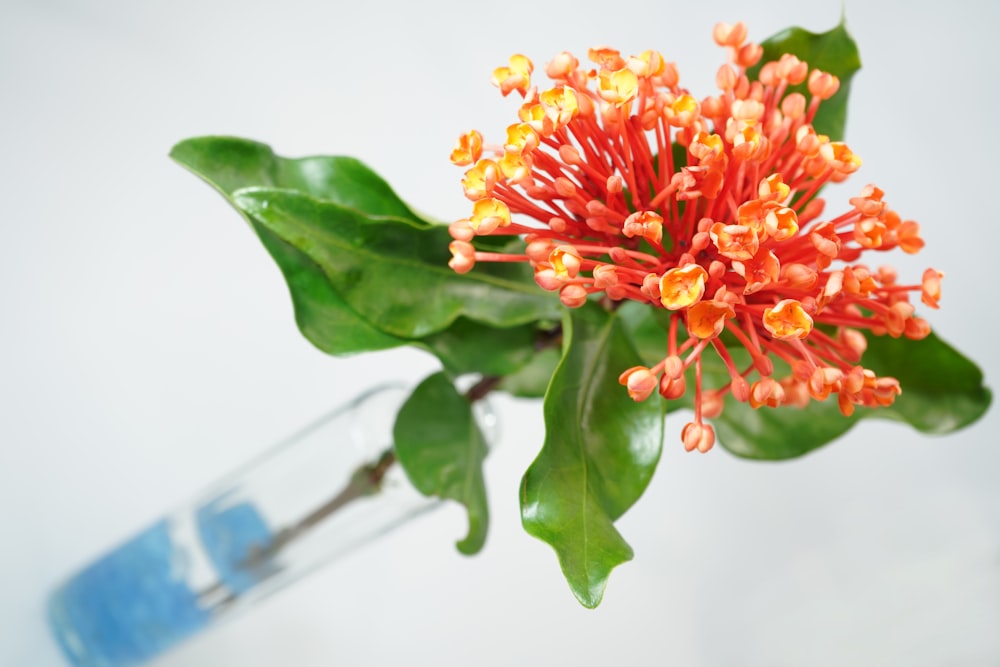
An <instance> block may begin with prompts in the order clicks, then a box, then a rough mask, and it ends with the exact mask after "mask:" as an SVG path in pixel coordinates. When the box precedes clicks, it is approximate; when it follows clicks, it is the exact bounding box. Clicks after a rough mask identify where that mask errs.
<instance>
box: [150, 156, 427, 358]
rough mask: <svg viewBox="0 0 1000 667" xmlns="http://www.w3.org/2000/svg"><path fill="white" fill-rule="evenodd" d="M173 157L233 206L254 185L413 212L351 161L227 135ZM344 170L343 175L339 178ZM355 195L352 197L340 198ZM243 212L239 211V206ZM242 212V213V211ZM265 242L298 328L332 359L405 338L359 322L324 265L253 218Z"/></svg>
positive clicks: (392, 344)
mask: <svg viewBox="0 0 1000 667" xmlns="http://www.w3.org/2000/svg"><path fill="white" fill-rule="evenodd" d="M170 156H171V157H172V158H173V159H174V160H176V161H177V162H178V163H180V164H181V165H182V166H184V167H185V168H187V169H189V170H190V171H192V172H193V173H194V174H196V175H197V176H199V177H201V178H202V179H203V180H205V181H206V182H207V183H208V184H209V185H211V186H212V187H214V188H215V189H216V190H218V191H219V193H220V194H222V196H223V197H225V198H226V199H227V200H228V201H229V202H230V203H233V200H232V195H233V192H235V191H236V190H238V189H240V188H243V187H247V186H250V185H277V186H281V187H293V186H294V187H302V188H305V189H307V190H308V191H310V192H314V193H317V194H318V195H319V196H323V197H325V198H327V199H330V200H332V201H349V202H354V203H357V204H365V205H367V206H368V207H369V208H371V209H373V211H375V212H379V213H382V214H388V213H397V214H407V215H409V213H408V211H409V209H407V208H406V206H405V205H404V204H403V203H402V202H400V201H399V199H398V198H396V196H395V194H393V193H392V191H391V190H389V189H388V186H387V185H385V183H384V181H382V180H381V179H380V178H378V177H377V176H375V175H374V174H373V173H372V172H371V171H370V170H368V169H367V168H366V167H364V165H361V163H359V162H357V161H356V160H351V159H349V158H305V159H303V160H287V159H284V158H280V157H277V156H275V154H274V152H273V151H272V150H271V149H270V148H268V147H267V146H265V145H264V144H259V143H257V142H253V141H246V140H243V139H231V138H225V137H203V138H199V139H189V140H187V141H183V142H181V143H179V144H177V145H176V146H175V147H174V148H173V150H172V151H171V153H170ZM340 168H343V170H344V172H345V176H344V178H343V179H340V180H338V178H337V177H336V176H335V173H336V172H337V170H338V169H340ZM341 191H345V192H346V191H350V194H341ZM237 210H239V209H237ZM241 213H242V211H241ZM244 217H246V218H247V220H248V221H249V222H250V224H251V226H252V227H253V229H254V231H255V232H256V233H257V236H258V237H259V238H260V240H261V243H262V244H263V245H264V247H265V248H266V249H267V251H268V252H269V253H270V255H271V257H272V258H273V259H274V261H275V263H277V265H278V268H279V269H280V270H281V272H282V274H283V275H284V277H285V281H286V282H287V283H288V288H289V292H290V293H291V298H292V303H293V305H294V307H295V320H296V323H297V324H298V326H299V330H300V331H301V332H302V334H303V335H304V336H305V337H306V339H308V340H309V341H310V342H311V343H312V344H313V345H315V346H316V347H318V348H319V349H320V350H322V351H324V352H327V353H329V354H348V353H352V352H363V351H370V350H383V349H387V348H391V347H396V346H398V345H404V344H406V343H407V342H408V341H406V340H403V339H401V338H399V337H397V336H392V335H390V334H388V333H385V332H384V331H381V330H379V329H378V328H376V327H375V326H373V325H372V324H370V323H369V322H368V321H366V320H365V319H363V318H361V317H360V316H359V315H358V314H357V313H356V312H355V311H354V310H353V309H352V308H350V307H349V306H348V305H347V303H346V302H345V301H344V300H343V299H342V298H341V297H340V295H339V294H338V293H337V292H336V290H334V289H333V287H332V286H331V285H330V283H329V281H328V280H327V278H326V276H325V274H324V273H323V271H322V270H321V269H320V268H319V266H318V265H317V264H316V263H315V262H314V261H313V260H312V259H310V258H309V256H308V255H307V254H305V253H303V252H302V251H300V250H298V249H297V248H295V247H294V246H293V245H291V244H289V243H287V242H286V241H284V240H282V239H281V238H280V237H279V236H278V235H276V234H275V233H274V232H272V231H270V230H268V229H267V228H266V227H264V226H262V225H261V224H259V223H258V222H256V221H255V220H253V219H252V218H250V217H249V216H244Z"/></svg>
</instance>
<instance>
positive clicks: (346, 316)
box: [251, 220, 411, 354]
mask: <svg viewBox="0 0 1000 667" xmlns="http://www.w3.org/2000/svg"><path fill="white" fill-rule="evenodd" d="M251 225H253V228H254V231H256V232H257V236H258V237H259V238H260V241H261V243H262V244H263V245H264V247H265V248H266V249H267V251H268V252H269V253H270V254H271V257H272V258H274V261H275V262H276V263H277V265H278V268H279V269H281V273H282V274H283V275H284V276H285V281H286V282H287V283H288V291H289V293H290V295H291V297H292V304H293V306H294V308H295V322H296V324H298V327H299V331H301V332H302V335H303V336H305V337H306V339H307V340H308V341H309V342H310V343H312V344H313V345H315V346H316V347H317V348H319V349H320V350H322V351H323V352H326V353H327V354H350V353H354V352H370V351H375V350H385V349H389V348H393V347H398V346H400V345H406V344H408V343H410V342H411V341H408V340H405V339H403V338H399V337H397V336H393V335H390V334H388V333H385V332H383V331H381V330H380V329H378V328H376V327H375V326H373V325H371V324H369V323H368V321H367V320H365V319H363V318H361V317H360V316H359V315H358V314H357V313H356V312H355V311H354V310H353V309H352V308H350V307H349V306H348V305H347V303H346V302H345V301H344V300H343V299H342V298H341V297H340V295H339V294H337V292H336V291H335V290H334V289H333V287H332V286H331V285H330V282H329V281H328V280H327V278H326V275H325V274H324V273H323V270H322V269H320V268H319V266H318V265H317V264H316V263H315V262H314V261H313V260H312V259H310V257H309V256H308V255H306V254H305V253H303V252H301V251H300V250H298V249H297V248H295V247H294V246H293V245H291V244H289V243H287V242H286V241H284V240H283V239H281V238H280V237H279V236H278V235H276V234H275V233H274V232H272V231H271V230H269V229H268V228H267V227H265V226H263V225H261V224H259V223H257V222H256V221H253V220H251Z"/></svg>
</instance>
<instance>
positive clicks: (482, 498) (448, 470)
mask: <svg viewBox="0 0 1000 667" xmlns="http://www.w3.org/2000/svg"><path fill="white" fill-rule="evenodd" d="M393 439H394V443H395V444H394V447H395V450H396V458H397V460H398V461H399V463H400V465H402V467H403V470H404V471H406V476H407V477H408V478H409V479H410V482H412V483H413V486H415V487H416V488H417V490H419V491H420V492H421V493H422V494H424V495H426V496H437V497H439V498H443V499H447V500H454V501H457V502H459V503H461V504H462V505H464V506H465V508H466V512H467V513H468V516H469V533H468V535H467V536H466V537H465V538H464V539H463V540H460V541H459V542H458V543H457V545H456V546H457V547H458V550H459V551H460V552H462V553H463V554H474V553H476V552H478V551H479V550H480V549H482V548H483V544H484V543H485V541H486V532H487V528H488V525H489V508H488V505H487V501H486V485H485V482H484V481H483V460H484V459H485V458H486V453H487V446H486V439H485V438H484V437H483V434H482V433H481V432H480V430H479V426H478V425H477V424H476V420H475V417H474V416H473V414H472V404H471V403H469V401H468V400H467V399H466V398H465V397H464V396H462V395H461V394H460V393H458V391H457V390H456V389H455V386H454V385H453V384H452V383H451V380H449V379H448V377H447V376H446V375H445V374H444V373H435V374H434V375H431V376H430V377H428V378H427V379H426V380H424V381H423V382H421V383H420V385H418V386H417V388H416V389H414V391H413V394H412V395H411V396H410V397H409V398H408V399H407V401H406V403H404V404H403V407H401V408H400V410H399V414H398V415H397V416H396V424H395V426H394V427H393Z"/></svg>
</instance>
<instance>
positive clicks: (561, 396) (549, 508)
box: [521, 306, 663, 607]
mask: <svg viewBox="0 0 1000 667" xmlns="http://www.w3.org/2000/svg"><path fill="white" fill-rule="evenodd" d="M563 335H564V340H563V345H564V347H563V355H562V359H561V361H560V362H559V366H558V367H557V368H556V371H555V374H554V375H553V376H552V381H551V383H550V384H549V388H548V391H547V393H546V395H545V405H544V413H545V431H546V435H545V444H544V445H543V447H542V451H541V452H540V453H539V455H538V457H537V458H536V459H535V461H534V462H533V463H532V464H531V466H530V467H529V468H528V471H527V472H526V473H525V475H524V479H523V481H522V485H521V520H522V522H523V524H524V527H525V530H527V532H528V533H530V534H531V535H533V536H535V537H537V538H539V539H541V540H543V541H545V542H548V543H549V544H550V545H552V547H553V548H554V549H555V551H556V554H557V555H558V557H559V564H560V566H561V567H562V571H563V574H564V575H565V577H566V580H567V582H569V585H570V588H571V589H572V591H573V594H574V595H575V596H576V597H577V599H578V600H579V601H580V603H581V604H583V605H584V606H586V607H596V606H597V605H598V604H599V603H600V601H601V597H602V596H603V595H604V588H605V586H606V584H607V580H608V577H609V576H610V574H611V570H612V569H614V568H615V567H616V566H618V565H619V564H621V563H623V562H625V561H627V560H630V559H631V558H632V548H631V547H630V546H629V545H628V544H627V543H626V542H625V540H624V538H622V536H621V534H620V533H619V532H618V531H617V529H615V526H614V521H615V520H616V519H618V518H619V517H620V516H621V515H622V514H623V513H624V512H625V511H626V510H627V509H628V508H629V507H631V506H632V504H633V503H634V502H635V501H636V500H637V499H638V498H639V496H640V495H642V492H643V491H644V490H645V489H646V486H647V484H648V483H649V480H650V479H651V477H652V474H653V471H654V470H655V468H656V464H657V461H658V460H659V456H660V450H661V446H662V437H663V434H662V416H661V414H660V408H659V406H658V405H657V403H656V402H655V401H645V402H641V403H636V402H634V401H632V399H630V398H629V396H628V393H627V392H626V391H624V390H623V389H622V390H621V391H616V389H621V387H619V385H618V382H617V377H618V375H619V374H620V373H621V372H622V371H623V370H625V369H626V368H629V367H631V366H633V365H635V364H637V363H638V357H637V355H636V352H635V350H634V349H633V348H632V345H631V343H630V342H629V339H628V337H627V336H626V334H625V331H624V329H623V327H622V325H621V322H620V321H619V319H618V317H617V316H615V315H609V314H608V313H606V312H604V311H603V310H601V309H600V308H598V307H596V306H586V307H584V308H579V309H575V310H572V311H570V312H569V313H568V314H567V316H566V317H565V318H564V325H563Z"/></svg>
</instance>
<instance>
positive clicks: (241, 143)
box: [170, 137, 420, 221]
mask: <svg viewBox="0 0 1000 667" xmlns="http://www.w3.org/2000/svg"><path fill="white" fill-rule="evenodd" d="M170 157H172V158H173V159H174V160H176V161H177V162H179V163H180V164H181V165H183V166H184V167H186V168H187V169H189V170H191V171H192V172H194V173H195V174H197V175H198V176H200V177H201V178H202V179H204V180H205V181H207V182H208V183H209V184H210V185H212V186H213V187H215V188H216V189H217V190H218V191H219V192H221V193H222V194H223V195H225V196H226V197H227V198H229V197H230V196H231V195H232V194H233V193H234V192H236V191H237V190H241V189H243V188H250V187H265V188H281V189H285V190H295V191H297V192H302V193H305V194H307V195H310V196H312V197H313V198H315V199H322V200H324V201H332V202H335V203H337V204H340V205H341V206H345V207H347V208H353V209H356V210H358V211H361V212H363V213H367V214H368V215H381V216H393V217H397V218H404V219H407V220H413V221H420V218H419V217H418V216H417V215H416V214H415V213H414V212H413V211H411V210H410V208H409V207H408V206H407V205H406V204H404V203H403V201H402V200H401V199H400V198H399V197H398V196H397V195H396V193H395V192H393V191H392V188H390V187H389V184H388V183H386V182H385V181H384V180H382V178H381V177H380V176H379V175H378V174H376V173H375V172H374V171H372V170H371V169H369V168H368V167H367V166H366V165H365V164H363V163H362V162H361V161H359V160H357V159H355V158H352V157H344V156H339V155H335V156H313V157H304V158H297V159H293V158H285V157H281V156H279V155H276V154H275V152H274V151H273V150H272V149H271V147H270V146H268V145H266V144H262V143H258V142H256V141H250V140H249V139H239V138H236V137H196V138H193V139H187V140H185V141H182V142H180V143H179V144H177V145H176V146H174V147H173V149H172V150H171V151H170Z"/></svg>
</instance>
